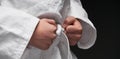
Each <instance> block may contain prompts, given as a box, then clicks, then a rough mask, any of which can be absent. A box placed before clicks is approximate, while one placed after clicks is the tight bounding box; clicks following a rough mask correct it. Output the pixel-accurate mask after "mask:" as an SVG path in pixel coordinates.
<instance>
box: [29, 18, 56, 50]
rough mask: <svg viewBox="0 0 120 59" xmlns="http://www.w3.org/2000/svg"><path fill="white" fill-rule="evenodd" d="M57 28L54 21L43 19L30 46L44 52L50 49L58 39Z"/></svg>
mask: <svg viewBox="0 0 120 59" xmlns="http://www.w3.org/2000/svg"><path fill="white" fill-rule="evenodd" d="M56 26H57V25H56V22H55V21H54V20H52V19H41V20H40V22H39V24H38V25H37V27H36V29H35V31H34V33H33V36H32V38H31V40H30V43H29V44H30V45H32V46H35V47H37V48H39V49H42V50H46V49H48V48H49V47H50V45H51V44H52V43H53V40H54V39H55V38H56V29H57V28H56Z"/></svg>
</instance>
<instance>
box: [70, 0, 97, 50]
mask: <svg viewBox="0 0 120 59" xmlns="http://www.w3.org/2000/svg"><path fill="white" fill-rule="evenodd" d="M70 4H71V5H70V12H69V16H74V17H76V18H78V19H79V20H80V22H81V24H82V26H83V32H82V37H81V39H80V41H79V42H78V47H79V48H82V49H88V48H90V47H91V46H93V44H94V43H95V41H96V35H97V34H96V28H95V27H94V25H93V24H92V22H91V21H90V20H89V19H88V16H87V13H86V11H85V10H84V9H83V7H82V4H81V2H80V0H70Z"/></svg>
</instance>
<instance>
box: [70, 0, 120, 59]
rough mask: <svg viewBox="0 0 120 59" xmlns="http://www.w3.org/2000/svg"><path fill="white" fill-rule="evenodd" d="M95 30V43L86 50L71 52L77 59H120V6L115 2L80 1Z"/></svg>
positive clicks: (108, 0) (101, 0) (76, 49)
mask: <svg viewBox="0 0 120 59" xmlns="http://www.w3.org/2000/svg"><path fill="white" fill-rule="evenodd" d="M81 1H82V4H83V7H84V8H85V10H86V11H87V13H88V16H89V19H90V20H91V21H92V22H93V24H94V25H95V27H96V28H97V31H98V33H97V35H98V36H97V41H96V43H95V45H94V46H93V47H92V48H90V49H87V50H82V49H78V47H77V46H75V47H74V48H73V47H71V50H72V51H73V52H74V53H75V54H76V55H77V57H78V58H79V59H120V58H119V57H120V52H119V50H120V38H119V37H120V34H119V32H120V30H119V28H120V24H119V23H120V21H119V20H120V6H119V2H118V1H117V0H81Z"/></svg>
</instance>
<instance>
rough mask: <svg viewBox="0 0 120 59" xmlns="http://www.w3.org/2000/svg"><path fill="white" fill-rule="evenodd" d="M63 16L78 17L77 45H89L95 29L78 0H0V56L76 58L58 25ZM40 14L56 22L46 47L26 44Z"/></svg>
mask: <svg viewBox="0 0 120 59" xmlns="http://www.w3.org/2000/svg"><path fill="white" fill-rule="evenodd" d="M67 16H73V17H76V18H78V19H79V20H80V21H81V24H82V26H83V32H82V38H81V39H80V41H79V42H78V47H79V48H82V49H88V48H90V47H91V46H93V44H94V43H95V40H96V29H95V27H94V25H93V24H92V23H91V22H90V20H89V19H88V16H87V13H86V12H85V10H84V9H83V7H82V5H81V2H80V1H79V0H0V47H1V48H0V59H77V58H76V56H75V55H74V54H73V53H72V52H71V51H70V47H69V42H68V38H67V36H66V35H65V34H64V32H63V30H62V27H61V26H60V25H61V24H62V23H63V21H64V19H65V18H66V17H67ZM44 17H46V18H52V19H55V21H56V22H57V23H58V24H59V25H58V29H57V35H58V36H57V38H56V39H55V41H54V42H53V44H52V45H51V46H50V48H49V49H48V50H41V49H38V48H36V47H33V46H29V47H28V48H27V45H28V43H29V41H30V38H31V36H32V34H33V32H34V30H35V27H36V26H37V24H38V22H39V20H40V18H44ZM43 25H44V24H43Z"/></svg>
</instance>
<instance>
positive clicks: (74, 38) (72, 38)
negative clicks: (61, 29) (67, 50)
mask: <svg viewBox="0 0 120 59" xmlns="http://www.w3.org/2000/svg"><path fill="white" fill-rule="evenodd" d="M67 36H68V39H69V43H70V45H71V46H74V45H76V44H77V42H78V41H79V40H80V38H81V35H79V34H76V35H75V34H69V35H67Z"/></svg>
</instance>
